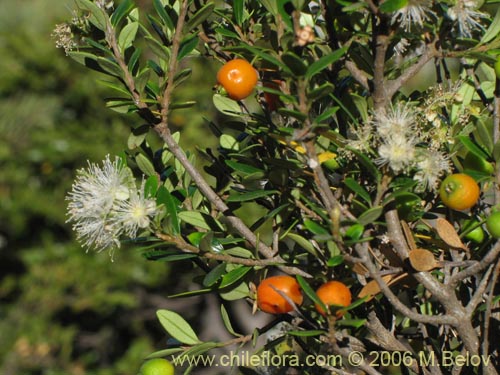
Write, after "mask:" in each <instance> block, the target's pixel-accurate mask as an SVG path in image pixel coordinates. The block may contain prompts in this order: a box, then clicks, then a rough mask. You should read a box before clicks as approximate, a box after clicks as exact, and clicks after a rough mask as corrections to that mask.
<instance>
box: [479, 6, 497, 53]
mask: <svg viewBox="0 0 500 375" xmlns="http://www.w3.org/2000/svg"><path fill="white" fill-rule="evenodd" d="M499 34H500V8H498V9H497V13H496V14H495V18H494V19H493V21H492V22H491V24H490V27H488V30H486V32H485V33H484V35H483V37H482V38H481V41H480V43H479V45H481V44H485V43H488V42H490V41H492V40H493V39H495V38H496V37H497V36H498V35H499Z"/></svg>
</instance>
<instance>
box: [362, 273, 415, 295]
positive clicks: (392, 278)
mask: <svg viewBox="0 0 500 375" xmlns="http://www.w3.org/2000/svg"><path fill="white" fill-rule="evenodd" d="M407 276H408V273H407V272H404V273H401V274H399V275H395V274H393V275H384V276H382V280H384V281H385V283H386V284H387V285H388V286H391V285H393V284H396V283H397V282H399V281H400V280H403V279H405V278H406V277H407ZM381 291H382V289H380V286H379V285H378V283H377V281H376V280H371V281H370V282H369V283H368V284H366V285H365V286H364V287H363V289H361V290H360V291H359V293H358V298H363V297H368V298H367V299H366V302H368V301H370V300H371V299H372V298H373V297H375V295H377V294H378V293H380V292H381Z"/></svg>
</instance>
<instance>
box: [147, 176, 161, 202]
mask: <svg viewBox="0 0 500 375" xmlns="http://www.w3.org/2000/svg"><path fill="white" fill-rule="evenodd" d="M157 190H158V177H157V176H150V177H148V179H147V180H146V182H145V184H144V196H145V197H148V198H151V197H155V196H156V192H157Z"/></svg>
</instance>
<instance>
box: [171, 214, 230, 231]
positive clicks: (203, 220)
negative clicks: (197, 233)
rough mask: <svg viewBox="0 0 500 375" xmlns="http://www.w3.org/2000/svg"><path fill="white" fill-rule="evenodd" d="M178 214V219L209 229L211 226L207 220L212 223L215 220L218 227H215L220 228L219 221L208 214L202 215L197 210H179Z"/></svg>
mask: <svg viewBox="0 0 500 375" xmlns="http://www.w3.org/2000/svg"><path fill="white" fill-rule="evenodd" d="M178 216H179V219H181V220H182V221H184V222H186V223H188V224H191V225H193V226H195V227H198V228H202V229H207V230H211V229H212V227H211V226H210V223H209V221H208V220H210V222H212V223H213V222H215V223H216V224H217V226H218V227H219V228H217V229H221V225H220V223H218V222H217V221H215V219H214V218H212V217H209V216H204V215H203V214H202V213H201V212H198V211H181V212H179V213H178Z"/></svg>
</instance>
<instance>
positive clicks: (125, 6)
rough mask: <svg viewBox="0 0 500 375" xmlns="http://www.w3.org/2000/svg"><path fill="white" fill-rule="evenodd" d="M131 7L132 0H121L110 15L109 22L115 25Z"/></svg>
mask: <svg viewBox="0 0 500 375" xmlns="http://www.w3.org/2000/svg"><path fill="white" fill-rule="evenodd" d="M132 9H134V2H133V0H124V1H122V2H121V3H120V5H118V7H117V8H116V9H115V11H114V12H113V14H112V15H111V24H112V25H113V26H114V27H116V26H117V25H118V24H119V23H120V21H121V20H122V19H123V17H126V16H127V15H128V14H129V13H130V12H131V11H132Z"/></svg>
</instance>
